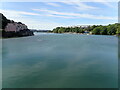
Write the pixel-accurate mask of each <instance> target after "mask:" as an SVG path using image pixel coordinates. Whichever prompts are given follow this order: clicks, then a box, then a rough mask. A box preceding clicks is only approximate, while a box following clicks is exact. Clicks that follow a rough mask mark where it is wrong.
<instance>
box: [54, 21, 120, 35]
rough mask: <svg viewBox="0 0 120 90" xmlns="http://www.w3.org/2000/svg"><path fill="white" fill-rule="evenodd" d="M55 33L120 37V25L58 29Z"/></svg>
mask: <svg viewBox="0 0 120 90" xmlns="http://www.w3.org/2000/svg"><path fill="white" fill-rule="evenodd" d="M53 32H54V33H81V34H84V33H90V34H94V35H120V24H119V23H116V24H109V25H107V26H102V25H93V26H85V27H83V26H79V27H78V26H75V27H57V28H55V29H53Z"/></svg>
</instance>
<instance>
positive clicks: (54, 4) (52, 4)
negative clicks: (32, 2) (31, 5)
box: [46, 2, 60, 7]
mask: <svg viewBox="0 0 120 90" xmlns="http://www.w3.org/2000/svg"><path fill="white" fill-rule="evenodd" d="M46 4H47V5H51V6H55V7H60V5H59V4H56V3H52V2H49V3H46Z"/></svg>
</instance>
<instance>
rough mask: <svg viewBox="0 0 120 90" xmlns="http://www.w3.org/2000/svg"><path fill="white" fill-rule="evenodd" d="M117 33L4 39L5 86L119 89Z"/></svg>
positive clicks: (43, 35)
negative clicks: (113, 34) (111, 34)
mask: <svg viewBox="0 0 120 90" xmlns="http://www.w3.org/2000/svg"><path fill="white" fill-rule="evenodd" d="M117 40H118V39H117V37H114V36H97V35H77V34H76V35H75V34H74V35H73V34H37V35H35V36H30V37H22V38H12V39H4V40H3V88H117V86H118V85H117V84H118V42H117Z"/></svg>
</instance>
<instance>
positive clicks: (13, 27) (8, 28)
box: [5, 22, 28, 32]
mask: <svg viewBox="0 0 120 90" xmlns="http://www.w3.org/2000/svg"><path fill="white" fill-rule="evenodd" d="M26 29H28V28H27V26H26V25H25V24H22V23H17V22H13V23H8V24H7V26H6V27H5V31H6V32H10V31H14V32H18V31H20V30H26Z"/></svg>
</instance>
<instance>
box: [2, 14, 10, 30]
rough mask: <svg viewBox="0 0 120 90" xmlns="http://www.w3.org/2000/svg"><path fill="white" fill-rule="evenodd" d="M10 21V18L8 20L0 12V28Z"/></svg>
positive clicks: (3, 27)
mask: <svg viewBox="0 0 120 90" xmlns="http://www.w3.org/2000/svg"><path fill="white" fill-rule="evenodd" d="M10 22H11V21H10V20H8V19H7V18H6V17H5V16H4V15H3V14H2V13H0V29H5V27H6V25H7V24H8V23H10Z"/></svg>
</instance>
